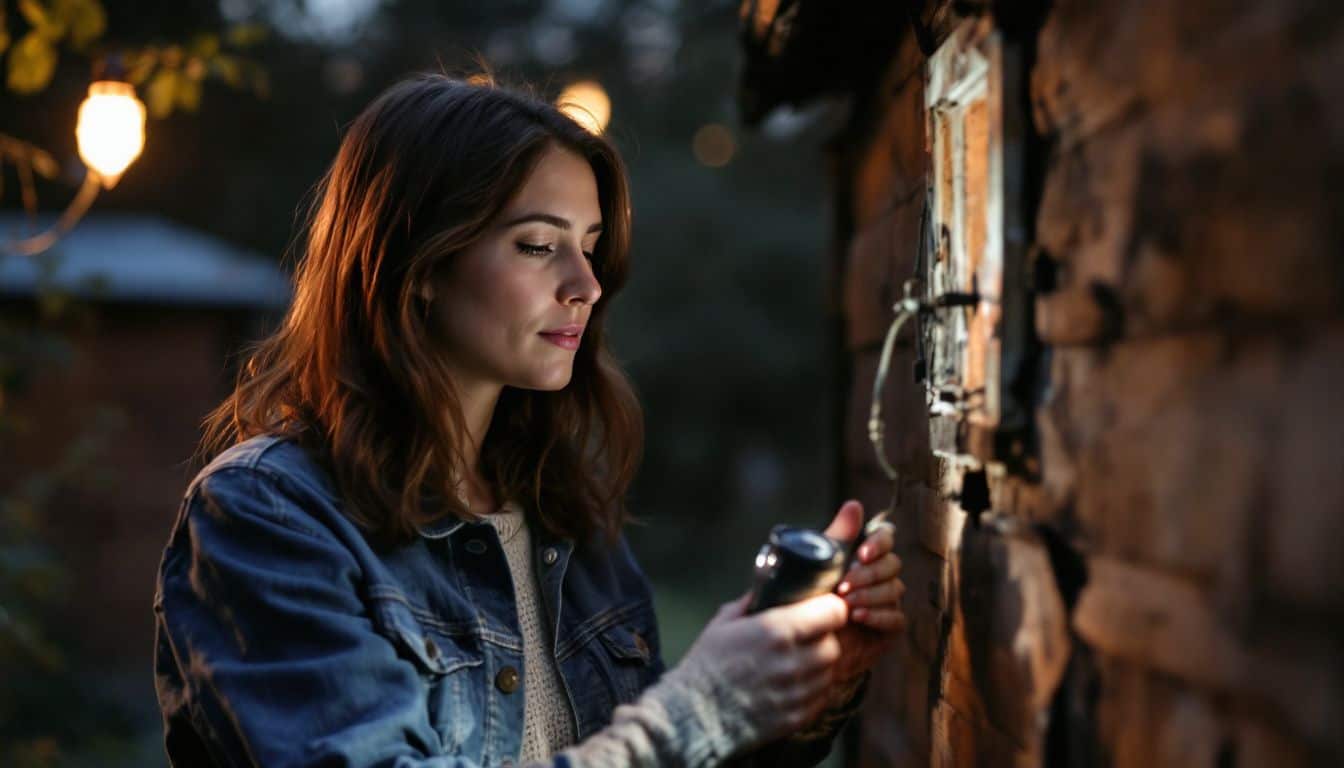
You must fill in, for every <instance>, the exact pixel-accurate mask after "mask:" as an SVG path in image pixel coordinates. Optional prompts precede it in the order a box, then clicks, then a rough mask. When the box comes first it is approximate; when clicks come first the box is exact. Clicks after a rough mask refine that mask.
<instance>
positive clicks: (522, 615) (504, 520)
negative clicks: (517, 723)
mask: <svg viewBox="0 0 1344 768" xmlns="http://www.w3.org/2000/svg"><path fill="white" fill-rule="evenodd" d="M486 519H487V520H489V521H490V523H491V525H493V526H494V527H495V530H496V531H498V533H499V541H500V543H501V544H503V545H504V556H505V558H506V559H507V560H508V561H509V572H510V573H511V574H512V576H513V595H514V602H516V603H517V606H518V626H519V627H520V628H521V629H522V632H523V747H522V762H523V763H524V764H526V763H529V762H531V761H534V760H544V759H545V758H547V757H550V756H551V755H552V754H554V753H556V752H559V751H560V750H562V749H564V748H565V747H567V746H569V745H571V744H573V743H574V742H575V741H576V740H577V739H578V734H577V732H576V731H575V726H574V712H573V710H572V709H571V708H570V706H569V697H568V696H567V695H566V694H565V685H564V682H563V681H561V679H560V671H559V669H558V668H557V667H556V663H555V655H554V654H553V653H551V648H552V647H553V645H554V643H553V641H552V638H551V630H550V627H548V626H547V625H546V613H545V611H543V610H542V605H541V587H540V585H539V583H538V581H537V576H536V572H535V569H534V568H533V566H532V534H531V532H530V531H529V530H528V527H527V519H526V518H525V517H524V516H523V510H522V507H520V506H518V504H517V503H515V502H512V501H510V502H507V503H505V504H504V506H503V507H502V508H501V509H500V510H499V511H498V512H496V513H494V514H491V515H486Z"/></svg>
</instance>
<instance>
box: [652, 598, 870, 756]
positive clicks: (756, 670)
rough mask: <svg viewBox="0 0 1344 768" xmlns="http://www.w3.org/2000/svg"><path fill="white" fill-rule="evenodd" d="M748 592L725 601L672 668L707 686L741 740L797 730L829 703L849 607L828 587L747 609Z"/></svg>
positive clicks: (752, 741)
mask: <svg viewBox="0 0 1344 768" xmlns="http://www.w3.org/2000/svg"><path fill="white" fill-rule="evenodd" d="M750 599H751V595H750V593H747V594H745V595H743V596H742V597H740V598H738V599H737V600H734V601H732V602H729V603H725V604H724V605H722V606H721V607H720V608H719V611H718V613H717V614H715V616H714V618H713V619H711V620H710V622H709V624H707V625H706V626H705V628H704V630H703V631H702V632H701V633H700V636H699V637H698V638H697V639H696V640H695V642H694V643H693V644H692V645H691V648H690V650H688V651H687V652H686V655H685V656H684V657H682V660H681V662H680V663H678V664H677V666H676V667H675V668H673V669H672V670H670V671H669V672H668V675H667V676H668V677H670V678H680V679H681V680H684V681H685V682H686V684H688V685H690V686H693V687H696V688H701V689H708V690H706V691H705V692H706V693H708V694H709V695H711V696H712V697H713V698H714V700H715V701H716V703H717V705H718V706H719V707H720V709H721V711H720V713H719V719H720V720H721V721H723V722H724V723H725V725H728V726H729V729H730V730H733V731H740V733H741V738H740V741H741V744H740V746H743V747H749V746H753V745H755V744H759V743H763V742H766V741H771V740H774V739H777V738H780V737H782V736H784V735H785V734H788V733H790V732H792V731H796V730H797V729H799V728H801V727H802V726H804V725H806V724H807V723H810V722H812V721H813V720H815V719H816V718H817V717H818V716H819V715H820V714H821V712H822V711H823V710H824V709H825V708H826V707H827V706H828V705H829V704H830V698H831V691H832V690H833V688H834V685H833V683H834V681H835V680H836V677H835V674H834V667H835V664H836V661H837V660H838V659H839V658H840V652H841V647H840V641H839V639H838V638H837V637H836V631H837V630H839V629H840V628H841V627H843V626H844V625H845V622H846V615H847V612H848V609H847V606H846V605H845V602H844V600H842V599H841V598H839V597H837V596H836V595H834V594H826V595H819V596H817V597H813V598H810V599H808V600H803V601H800V602H797V603H793V604H790V605H784V606H779V607H777V608H771V609H769V610H765V611H761V612H760V613H757V614H754V615H750V616H749V615H745V611H746V607H747V603H748V602H749V601H750Z"/></svg>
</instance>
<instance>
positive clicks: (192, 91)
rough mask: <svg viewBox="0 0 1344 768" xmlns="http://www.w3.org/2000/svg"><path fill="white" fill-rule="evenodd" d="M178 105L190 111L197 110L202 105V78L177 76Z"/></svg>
mask: <svg viewBox="0 0 1344 768" xmlns="http://www.w3.org/2000/svg"><path fill="white" fill-rule="evenodd" d="M177 105H178V106H179V107H181V108H183V109H185V110H187V111H188V112H195V111H196V110H197V109H198V108H199V107H200V106H201V81H200V80H194V79H192V78H190V77H178V78H177Z"/></svg>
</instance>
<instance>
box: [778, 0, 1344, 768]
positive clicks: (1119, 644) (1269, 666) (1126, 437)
mask: <svg viewBox="0 0 1344 768" xmlns="http://www.w3.org/2000/svg"><path fill="white" fill-rule="evenodd" d="M786 5H787V4H786ZM968 5H969V6H973V5H974V4H961V5H959V6H958V8H957V10H953V8H952V6H951V4H939V3H929V4H927V6H925V7H923V8H922V10H919V11H916V12H915V13H913V14H912V15H913V16H914V17H915V19H916V20H917V21H918V23H919V25H920V26H921V27H922V28H923V30H924V31H925V32H926V33H927V37H926V39H925V43H926V47H927V44H928V42H930V41H931V42H933V43H938V42H940V41H943V40H945V39H947V38H948V36H949V35H950V34H951V33H952V30H954V29H956V28H957V27H958V25H960V24H962V23H963V22H964V21H965V20H966V19H965V17H966V16H972V17H973V16H976V15H983V16H984V17H985V18H988V19H990V21H991V22H992V25H993V26H995V27H996V28H997V29H998V30H999V31H1000V32H1001V33H1002V34H1004V35H1005V38H1006V39H1007V40H1008V42H1009V43H1011V44H1012V45H1014V46H1016V50H1017V51H1018V52H1019V53H1020V55H1021V62H1022V64H1023V67H1022V72H1021V77H1022V80H1023V82H1022V83H1021V87H1022V89H1023V91H1022V92H1023V93H1024V94H1025V97H1024V99H1023V100H1022V102H1021V103H1019V104H1017V105H1016V106H1017V107H1018V108H1019V109H1020V113H1021V117H1022V120H1023V121H1024V125H1025V126H1026V129H1027V135H1026V137H1025V142H1026V146H1025V147H1018V149H1022V150H1023V151H1024V154H1023V157H1024V158H1025V163H1024V167H1023V171H1022V174H1021V178H1019V179H1016V180H1015V183H1019V184H1020V185H1021V186H1020V188H1021V191H1022V195H1023V201H1024V206H1023V212H1024V214H1025V220H1024V221H1023V222H1022V225H1023V228H1024V231H1025V232H1026V239H1027V244H1028V245H1029V248H1028V249H1027V250H1026V251H1025V252H1024V254H1022V256H1021V258H1022V259H1024V263H1022V264H1019V265H1017V266H1019V267H1020V268H1021V269H1020V270H1019V272H1020V274H1021V275H1022V276H1023V277H1022V278H1021V279H1020V280H1019V281H1018V282H1016V283H1014V284H1013V285H1009V286H1006V287H1005V291H1013V290H1017V291H1020V292H1021V295H1023V296H1025V297H1026V302H1025V303H1024V304H1022V305H1021V306H1020V307H1018V308H1017V309H1015V310H1011V311H1012V312H1016V313H1018V314H1019V316H1017V317H1009V318H1007V319H1008V320H1009V321H1013V320H1021V321H1023V322H1025V323H1026V326H1025V327H1027V328H1028V329H1030V330H1031V331H1032V333H1031V334H1030V336H1031V338H1029V339H1028V344H1027V346H1028V347H1029V349H1028V352H1029V354H1028V355H1027V358H1026V360H1025V362H1022V363H1021V365H1020V367H1019V368H1018V369H1015V370H1008V369H1006V368H1005V369H1004V371H1001V375H1011V376H1012V377H1013V379H1014V380H1013V382H1012V386H1015V387H1018V388H1019V389H1021V388H1023V387H1025V391H1020V392H1019V394H1020V395H1021V396H1022V398H1023V401H1024V402H1025V403H1026V404H1027V405H1028V406H1029V409H1030V417H1031V418H1030V419H1029V421H1028V423H1027V424H1026V425H1025V427H1024V428H1021V429H1017V430H1016V431H1011V432H1010V431H1007V430H1001V431H1000V434H999V435H997V436H996V437H993V438H992V439H991V440H990V442H991V443H992V445H989V446H988V447H986V446H981V445H975V444H973V443H974V438H975V436H974V430H970V429H967V428H965V425H957V424H953V425H951V426H950V427H949V426H948V425H943V424H939V423H931V421H930V418H929V416H928V407H927V405H926V402H925V397H924V387H923V385H922V384H919V383H917V382H916V381H915V380H914V377H913V376H912V375H910V371H911V369H912V366H913V365H914V361H915V349H914V347H913V345H912V343H911V342H910V341H909V338H910V337H912V334H910V333H907V334H905V335H904V336H903V339H904V340H903V341H902V342H901V343H898V345H897V348H896V350H895V353H894V356H893V363H892V374H891V377H890V379H889V383H888V386H887V388H886V391H885V393H884V396H883V397H884V407H885V409H886V420H885V421H886V435H887V446H886V447H887V456H888V460H889V461H890V462H891V463H892V464H893V465H894V466H896V467H897V468H898V469H899V470H900V473H901V477H902V481H901V488H900V493H899V502H898V504H897V505H896V517H897V522H898V525H899V526H900V535H899V538H900V543H899V545H898V550H899V553H900V555H901V556H902V558H903V560H904V562H905V574H904V576H905V580H906V583H907V586H908V592H907V594H906V609H907V613H908V615H909V617H910V619H911V626H910V630H909V632H908V633H907V635H906V638H905V640H904V641H903V644H902V645H901V647H900V648H899V650H898V651H897V652H895V653H894V654H893V655H892V657H891V658H890V659H889V660H888V661H887V662H885V663H884V664H883V665H882V666H881V668H880V669H879V670H878V673H877V677H876V679H875V681H874V685H873V687H872V695H871V698H870V700H869V702H868V705H867V707H866V709H865V711H864V713H863V716H862V720H861V723H860V736H859V742H858V749H857V751H856V752H854V753H853V755H852V756H851V757H852V758H853V759H852V761H851V762H853V763H856V764H857V765H861V766H896V765H923V764H930V763H931V764H939V765H976V764H980V765H994V766H997V765H1018V764H1020V765H1038V764H1043V763H1049V764H1068V765H1074V764H1098V763H1100V764H1111V765H1117V766H1129V765H1141V766H1145V768H1150V767H1153V766H1168V765H1170V766H1193V765H1210V766H1213V765H1217V766H1237V765H1244V766H1259V765H1315V764H1338V763H1340V762H1342V761H1344V729H1341V728H1340V726H1341V725H1342V724H1344V658H1342V656H1341V653H1340V651H1341V649H1344V553H1340V552H1338V551H1337V549H1338V548H1339V547H1340V546H1344V405H1341V403H1340V398H1341V396H1344V319H1342V318H1341V314H1342V313H1341V308H1342V307H1344V301H1341V298H1342V294H1344V255H1342V254H1344V206H1341V198H1342V197H1344V196H1342V195H1341V194H1340V193H1339V192H1338V191H1337V189H1338V185H1339V183H1340V182H1339V179H1340V178H1341V174H1340V173H1339V171H1340V170H1341V167H1342V166H1344V7H1341V6H1339V5H1338V4H1335V3H1321V2H1310V1H1309V0H1282V1H1281V2H1274V3H1227V2H1224V3H1212V2H1180V1H1178V0H1107V1H1105V2H1090V3H1084V2H1080V1H1079V0H1056V2H1054V3H1052V4H1050V6H1049V7H1048V8H1043V9H1040V10H1039V12H1037V13H1033V14H1028V13H1027V12H1026V11H1020V12H1013V11H1001V12H1000V15H999V16H998V17H994V16H993V15H991V14H990V13H989V12H988V11H983V12H982V11H977V10H976V9H975V8H974V7H967V6H968ZM1009 5H1011V4H1009ZM890 31H891V34H892V35H893V36H896V37H898V38H899V39H900V45H899V47H898V48H897V50H896V51H895V53H894V54H893V55H892V56H891V57H890V59H889V61H888V62H887V63H886V64H885V65H884V68H883V69H882V70H881V71H878V72H873V73H872V77H871V78H869V79H868V80H867V81H864V82H863V83H862V89H861V90H859V91H857V92H856V93H855V94H854V95H853V106H852V112H851V118H850V122H849V125H848V127H847V128H846V129H845V130H844V132H843V133H842V135H840V136H838V137H836V139H835V140H834V141H832V142H831V143H830V145H829V148H828V151H829V154H830V158H829V163H830V166H831V169H832V172H833V173H832V176H833V179H834V194H835V199H836V202H835V207H836V211H837V214H838V215H837V217H836V218H837V231H836V248H835V254H834V256H835V264H836V270H835V272H836V275H837V277H836V283H835V291H834V295H835V311H836V312H837V313H838V320H839V321H840V322H839V323H838V327H840V328H842V329H843V331H842V333H841V338H840V339H838V343H840V344H842V345H843V349H844V350H845V355H844V358H843V365H844V370H843V372H842V374H843V378H844V379H845V380H846V381H847V382H848V394H847V396H846V397H845V400H844V404H843V406H842V409H841V411H842V413H843V434H844V445H845V446H846V455H845V457H844V458H845V462H846V463H845V466H846V468H847V470H846V473H845V476H844V482H843V485H844V487H843V488H841V489H840V490H841V492H842V494H843V495H844V496H854V497H857V498H859V499H861V500H863V501H864V503H865V505H866V506H867V508H868V509H869V510H870V511H875V510H877V509H880V508H882V507H884V506H886V505H887V503H888V502H889V501H890V500H891V498H892V496H893V487H892V484H891V483H890V482H889V481H888V480H887V478H886V477H885V475H884V474H883V473H882V472H881V471H880V469H879V467H878V465H877V462H876V461H875V459H874V457H873V454H872V448H871V447H870V445H869V443H868V438H867V430H866V423H867V417H868V405H869V398H870V394H871V387H872V381H873V374H874V371H875V369H876V365H877V359H878V354H879V351H880V345H881V341H882V336H883V334H884V332H885V331H886V328H887V325H888V323H889V322H890V319H891V316H892V312H891V305H892V302H893V301H894V300H895V299H896V298H898V297H899V296H900V292H901V285H902V283H903V281H904V280H906V279H907V278H909V277H911V276H913V275H915V273H916V270H915V263H916V246H917V244H918V241H919V227H920V219H921V215H922V212H923V210H924V202H925V201H924V196H925V194H926V190H928V189H929V188H930V183H929V173H930V163H931V161H930V157H929V148H928V143H929V142H928V140H927V139H926V137H925V135H924V134H925V129H926V116H925V100H924V88H925V86H926V81H925V74H926V63H927V59H926V55H925V51H924V50H922V49H921V46H920V45H919V42H920V40H919V39H918V36H917V35H916V34H915V32H914V28H913V27H912V26H910V25H909V24H897V23H893V24H892V25H891V27H890ZM1009 258H1013V257H1012V256H1011V255H1010V256H1009ZM1030 276H1034V279H1033V280H1031V282H1028V281H1027V277H1030ZM1007 384H1008V382H1005V385H1007ZM935 422H937V420H935ZM948 430H950V432H948ZM945 432H946V434H944V433H945ZM939 441H944V442H947V443H948V444H949V445H953V446H955V448H954V450H952V451H951V453H952V454H964V455H965V457H966V459H967V460H966V461H964V462H963V461H960V460H959V459H958V458H957V456H955V455H953V456H949V455H947V454H948V452H947V451H944V452H942V453H939V454H935V453H934V452H933V451H932V450H931V446H932V445H933V444H936V443H938V442H939ZM1010 445H1011V446H1014V447H1013V448H1011V449H1010V448H1006V447H1005V446H1010ZM1009 454H1012V455H1009ZM1023 454H1025V455H1023ZM980 473H983V474H980ZM968 474H975V477H973V478H972V481H973V482H974V483H976V484H978V485H982V486H985V487H987V488H988V489H989V499H988V509H984V510H982V509H981V507H982V506H984V505H983V504H981V503H979V501H980V499H979V498H978V496H977V498H976V502H977V503H975V504H967V506H970V507H971V509H969V510H968V509H965V508H963V503H966V502H967V500H968V499H970V498H971V496H972V495H973V494H969V493H968V487H967V479H966V478H967V475H968ZM968 511H969V512H970V514H968Z"/></svg>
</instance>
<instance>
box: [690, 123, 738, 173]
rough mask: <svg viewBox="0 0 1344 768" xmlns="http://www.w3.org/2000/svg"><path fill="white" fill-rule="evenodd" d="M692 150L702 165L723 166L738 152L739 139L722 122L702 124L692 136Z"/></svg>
mask: <svg viewBox="0 0 1344 768" xmlns="http://www.w3.org/2000/svg"><path fill="white" fill-rule="evenodd" d="M691 151H692V152H693V153H694V154H695V159H696V161H697V162H699V163H700V164H701V165H705V166H709V167H710V168H722V167H723V166H725V165H727V164H728V162H729V161H730V160H732V159H733V155H734V154H735V153H736V152H737V140H736V139H734V138H733V132H732V131H730V130H729V129H728V126H726V125H723V124H721V123H710V124H708V125H702V126H700V128H699V129H698V130H696V132H695V136H694V137H692V138H691Z"/></svg>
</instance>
